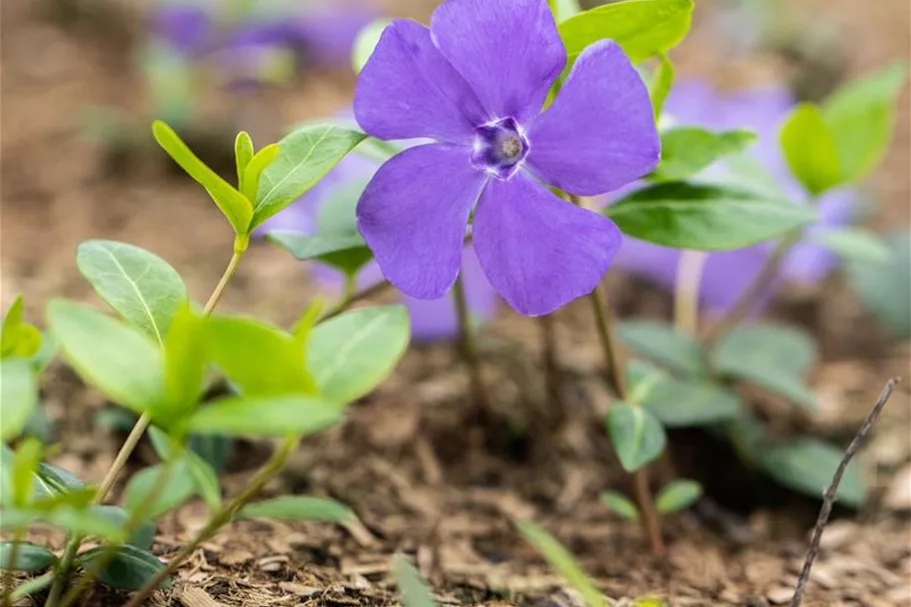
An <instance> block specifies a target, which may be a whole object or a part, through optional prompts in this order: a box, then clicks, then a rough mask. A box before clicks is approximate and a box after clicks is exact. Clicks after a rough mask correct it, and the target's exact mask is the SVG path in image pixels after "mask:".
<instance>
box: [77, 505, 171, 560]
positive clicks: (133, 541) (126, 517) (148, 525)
mask: <svg viewBox="0 0 911 607" xmlns="http://www.w3.org/2000/svg"><path fill="white" fill-rule="evenodd" d="M90 508H91V510H92V512H94V513H95V514H97V515H98V516H100V517H102V518H104V519H107V520H108V521H110V523H111V524H112V525H117V526H119V527H120V528H121V529H126V526H127V523H128V522H129V521H130V513H129V512H127V510H126V509H125V508H123V507H122V506H114V505H109V504H104V505H92V506H90ZM155 532H156V528H155V523H153V522H152V521H150V520H147V521H144V522H142V523H140V524H139V525H137V526H136V528H135V529H134V530H133V532H132V533H131V534H130V537H129V539H128V540H127V543H128V544H129V545H131V546H135V547H136V548H139V549H140V550H148V549H149V548H151V547H152V544H153V543H154V542H155Z"/></svg>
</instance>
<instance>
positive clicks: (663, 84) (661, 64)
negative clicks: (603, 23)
mask: <svg viewBox="0 0 911 607" xmlns="http://www.w3.org/2000/svg"><path fill="white" fill-rule="evenodd" d="M572 1H573V2H574V1H575V0H572ZM674 77H675V70H674V64H673V63H671V60H670V58H669V57H668V56H667V54H666V53H658V69H657V70H655V74H654V75H653V76H652V81H651V84H650V85H649V96H650V97H651V98H652V107H654V108H655V121H656V122H657V121H658V119H659V118H660V117H661V111H662V110H663V109H664V102H665V101H666V100H667V96H668V94H669V93H670V92H671V88H673V86H674Z"/></svg>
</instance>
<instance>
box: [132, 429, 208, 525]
mask: <svg viewBox="0 0 911 607" xmlns="http://www.w3.org/2000/svg"><path fill="white" fill-rule="evenodd" d="M149 438H150V439H151V440H152V447H154V449H155V453H157V454H158V457H160V458H161V459H163V460H165V461H170V460H171V459H173V458H174V457H176V455H175V454H176V451H175V449H174V446H173V445H172V439H171V437H170V436H168V435H167V434H165V432H164V431H162V430H161V429H159V428H156V427H155V426H150V427H149ZM208 438H215V439H219V440H225V437H223V436H214V437H209V436H203V435H193V436H191V441H190V442H192V439H196V440H197V442H198V441H199V439H208ZM188 447H190V444H188ZM182 460H183V462H184V464H185V465H186V468H187V472H188V473H189V474H190V476H191V477H192V479H193V483H194V485H195V487H196V491H197V492H198V493H199V495H200V497H202V499H203V501H204V502H205V503H206V505H207V506H208V507H209V508H210V509H211V510H213V511H215V510H217V509H218V508H219V507H220V506H221V488H220V487H219V484H218V473H217V472H215V470H214V469H213V467H212V466H211V465H210V464H209V463H208V462H207V461H206V460H205V459H203V458H202V457H201V456H200V455H199V454H198V453H196V452H194V451H192V450H190V449H189V448H188V449H187V450H185V451H183V454H182Z"/></svg>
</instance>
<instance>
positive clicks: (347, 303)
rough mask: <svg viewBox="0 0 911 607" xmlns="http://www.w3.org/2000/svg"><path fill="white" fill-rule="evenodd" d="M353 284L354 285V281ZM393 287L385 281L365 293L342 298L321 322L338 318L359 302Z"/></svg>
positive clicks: (364, 291) (360, 292)
mask: <svg viewBox="0 0 911 607" xmlns="http://www.w3.org/2000/svg"><path fill="white" fill-rule="evenodd" d="M352 283H353V281H352ZM391 286H392V285H390V284H389V281H387V280H383V281H381V282H378V283H376V284H375V285H372V286H370V287H367V288H366V289H364V290H363V291H358V292H352V293H350V294H348V295H346V296H344V297H342V299H341V300H339V302H338V303H337V304H335V305H334V306H333V307H332V308H330V309H329V310H328V311H327V312H326V313H325V314H323V315H322V316H321V317H320V320H321V321H323V320H329V319H330V318H333V317H335V316H338V315H339V314H341V313H342V312H344V311H346V310H347V309H348V308H350V307H351V306H352V305H353V304H355V303H357V302H359V301H362V300H364V299H367V298H369V297H373V296H374V295H379V294H380V293H382V292H383V291H385V290H386V289H388V288H389V287H391Z"/></svg>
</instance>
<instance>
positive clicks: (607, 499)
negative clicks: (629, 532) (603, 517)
mask: <svg viewBox="0 0 911 607" xmlns="http://www.w3.org/2000/svg"><path fill="white" fill-rule="evenodd" d="M601 503H602V504H604V506H605V507H606V508H607V509H608V510H610V511H611V512H613V513H614V514H616V515H618V516H619V517H620V518H622V519H625V520H627V521H634V522H635V521H638V520H639V509H638V508H636V504H634V503H633V502H632V500H630V499H629V498H627V497H626V496H625V495H623V494H621V493H617V492H616V491H602V492H601Z"/></svg>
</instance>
